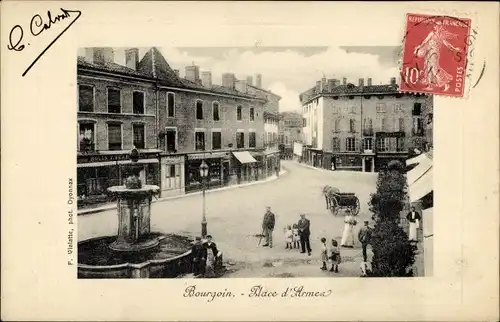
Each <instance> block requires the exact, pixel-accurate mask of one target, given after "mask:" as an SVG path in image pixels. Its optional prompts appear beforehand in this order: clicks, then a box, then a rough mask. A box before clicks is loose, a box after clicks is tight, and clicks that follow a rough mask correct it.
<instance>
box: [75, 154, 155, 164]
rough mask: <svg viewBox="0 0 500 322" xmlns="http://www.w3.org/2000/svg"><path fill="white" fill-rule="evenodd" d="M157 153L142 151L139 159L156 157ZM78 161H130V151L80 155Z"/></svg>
mask: <svg viewBox="0 0 500 322" xmlns="http://www.w3.org/2000/svg"><path fill="white" fill-rule="evenodd" d="M156 157H157V153H152V154H151V153H140V154H139V160H141V159H149V158H156ZM77 161H78V163H94V162H117V161H130V154H129V153H122V154H89V155H79V156H78V160H77Z"/></svg>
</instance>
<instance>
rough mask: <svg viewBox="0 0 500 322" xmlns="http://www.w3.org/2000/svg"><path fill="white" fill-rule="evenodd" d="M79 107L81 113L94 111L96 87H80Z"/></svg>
mask: <svg viewBox="0 0 500 322" xmlns="http://www.w3.org/2000/svg"><path fill="white" fill-rule="evenodd" d="M78 91H79V95H78V105H79V111H80V112H93V111H94V87H93V86H90V85H80V86H78Z"/></svg>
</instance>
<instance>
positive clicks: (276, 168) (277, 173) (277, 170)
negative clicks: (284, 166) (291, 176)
mask: <svg viewBox="0 0 500 322" xmlns="http://www.w3.org/2000/svg"><path fill="white" fill-rule="evenodd" d="M274 171H276V177H278V178H279V176H280V170H279V169H278V167H275V168H274Z"/></svg>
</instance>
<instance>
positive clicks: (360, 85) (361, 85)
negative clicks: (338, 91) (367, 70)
mask: <svg viewBox="0 0 500 322" xmlns="http://www.w3.org/2000/svg"><path fill="white" fill-rule="evenodd" d="M358 85H359V87H363V86H365V80H364V79H363V78H360V79H359V80H358Z"/></svg>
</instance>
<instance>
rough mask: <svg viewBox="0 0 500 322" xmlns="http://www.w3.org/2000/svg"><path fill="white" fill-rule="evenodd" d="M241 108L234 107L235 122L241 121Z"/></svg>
mask: <svg viewBox="0 0 500 322" xmlns="http://www.w3.org/2000/svg"><path fill="white" fill-rule="evenodd" d="M241 109H242V107H241V106H240V105H238V106H237V107H236V120H237V121H241V119H242V118H241V117H242V111H241Z"/></svg>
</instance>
